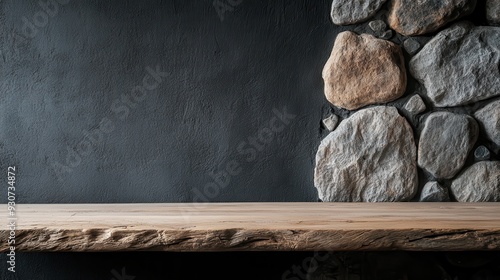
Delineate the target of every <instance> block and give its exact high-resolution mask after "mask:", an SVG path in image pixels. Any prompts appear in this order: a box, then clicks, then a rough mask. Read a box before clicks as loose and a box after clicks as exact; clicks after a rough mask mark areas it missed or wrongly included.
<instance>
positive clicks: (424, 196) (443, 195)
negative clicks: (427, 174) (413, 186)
mask: <svg viewBox="0 0 500 280" xmlns="http://www.w3.org/2000/svg"><path fill="white" fill-rule="evenodd" d="M419 201H420V202H443V201H450V195H449V194H448V189H447V188H443V187H442V186H441V185H439V183H438V182H436V181H433V182H427V184H425V186H424V188H423V189H422V193H421V194H420V200H419Z"/></svg>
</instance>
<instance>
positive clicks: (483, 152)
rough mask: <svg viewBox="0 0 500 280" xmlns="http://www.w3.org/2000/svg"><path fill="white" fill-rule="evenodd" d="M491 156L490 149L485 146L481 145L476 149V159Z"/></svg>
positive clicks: (484, 158) (487, 158)
mask: <svg viewBox="0 0 500 280" xmlns="http://www.w3.org/2000/svg"><path fill="white" fill-rule="evenodd" d="M490 156H491V154H490V150H488V148H486V147H485V146H479V147H477V148H476V150H475V151H474V157H475V158H476V160H489V159H490Z"/></svg>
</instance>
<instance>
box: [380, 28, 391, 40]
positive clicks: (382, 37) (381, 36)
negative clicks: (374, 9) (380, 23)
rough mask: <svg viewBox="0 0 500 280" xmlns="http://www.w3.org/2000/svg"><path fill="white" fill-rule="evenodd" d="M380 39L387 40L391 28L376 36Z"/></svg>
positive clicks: (389, 36) (389, 37)
mask: <svg viewBox="0 0 500 280" xmlns="http://www.w3.org/2000/svg"><path fill="white" fill-rule="evenodd" d="M378 37H379V38H380V39H384V40H388V39H391V37H392V30H390V29H389V30H386V31H384V32H383V33H382V34H380V35H379V36H378Z"/></svg>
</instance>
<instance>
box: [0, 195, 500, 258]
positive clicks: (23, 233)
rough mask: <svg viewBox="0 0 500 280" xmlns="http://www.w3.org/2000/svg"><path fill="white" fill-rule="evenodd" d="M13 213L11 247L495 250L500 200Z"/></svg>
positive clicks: (64, 208)
mask: <svg viewBox="0 0 500 280" xmlns="http://www.w3.org/2000/svg"><path fill="white" fill-rule="evenodd" d="M3 209H6V207H3ZM17 217H18V220H17V226H18V230H17V231H16V251H78V252H82V251H130V250H156V251H244V250H248V251H257V250H259V251H262V250H264V251H287V250H300V251H314V250H322V251H331V250H350V251H352V250H459V251H464V250H500V203H469V204H466V203H210V204H172V203H170V204H37V205H18V209H17ZM0 219H1V220H2V221H7V213H6V211H2V212H1V213H0ZM4 224H5V223H4ZM8 234H9V231H8V230H7V229H6V227H5V226H4V227H3V228H2V229H1V230H0V236H1V240H2V242H1V243H0V252H6V251H7V249H8V246H7V242H6V240H7V236H8Z"/></svg>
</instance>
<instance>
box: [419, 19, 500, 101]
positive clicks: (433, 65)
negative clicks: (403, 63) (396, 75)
mask: <svg viewBox="0 0 500 280" xmlns="http://www.w3.org/2000/svg"><path fill="white" fill-rule="evenodd" d="M499 64H500V27H491V26H480V27H474V26H473V25H471V24H469V23H465V22H463V23H460V24H456V25H454V26H452V27H450V28H448V29H446V30H443V31H441V32H439V33H438V34H437V35H436V36H435V37H434V38H432V40H430V41H429V42H428V43H427V44H426V45H425V46H424V47H423V48H422V50H421V51H420V52H419V53H417V54H416V55H415V56H414V57H413V58H412V59H411V61H410V72H411V73H412V75H413V76H414V77H415V78H416V79H417V80H418V81H419V82H421V83H422V84H423V85H424V86H425V89H426V90H427V95H428V96H429V99H430V100H431V101H432V103H433V104H434V105H435V106H436V107H449V106H458V105H464V104H469V103H472V102H475V101H480V100H484V99H487V98H490V97H493V96H496V95H499V94H500V72H499V71H498V65H499Z"/></svg>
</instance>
